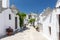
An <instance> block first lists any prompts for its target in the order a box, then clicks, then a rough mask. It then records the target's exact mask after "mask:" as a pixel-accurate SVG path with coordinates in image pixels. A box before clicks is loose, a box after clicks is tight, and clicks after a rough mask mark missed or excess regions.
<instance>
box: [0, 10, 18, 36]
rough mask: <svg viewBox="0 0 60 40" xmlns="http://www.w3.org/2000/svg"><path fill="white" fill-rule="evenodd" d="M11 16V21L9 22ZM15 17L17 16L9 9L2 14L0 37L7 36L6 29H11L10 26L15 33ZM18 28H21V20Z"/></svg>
mask: <svg viewBox="0 0 60 40" xmlns="http://www.w3.org/2000/svg"><path fill="white" fill-rule="evenodd" d="M9 14H11V20H9ZM15 17H16V15H15V14H14V13H12V12H11V10H10V9H7V10H5V11H3V12H2V13H0V36H2V35H5V34H6V28H9V26H10V27H11V28H12V29H13V30H14V31H15ZM17 17H18V16H17ZM18 27H19V20H18Z"/></svg>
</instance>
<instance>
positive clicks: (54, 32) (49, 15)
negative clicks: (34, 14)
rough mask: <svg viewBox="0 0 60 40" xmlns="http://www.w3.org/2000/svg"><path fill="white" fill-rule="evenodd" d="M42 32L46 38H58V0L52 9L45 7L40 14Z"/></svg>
mask: <svg viewBox="0 0 60 40" xmlns="http://www.w3.org/2000/svg"><path fill="white" fill-rule="evenodd" d="M40 21H41V25H42V34H43V35H44V36H45V37H46V38H48V40H60V39H59V38H60V0H58V1H57V3H56V6H55V8H54V9H51V8H47V9H46V10H44V11H43V12H42V14H40Z"/></svg>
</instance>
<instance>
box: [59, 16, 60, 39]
mask: <svg viewBox="0 0 60 40" xmlns="http://www.w3.org/2000/svg"><path fill="white" fill-rule="evenodd" d="M59 40H60V15H59Z"/></svg>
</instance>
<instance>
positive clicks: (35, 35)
mask: <svg viewBox="0 0 60 40" xmlns="http://www.w3.org/2000/svg"><path fill="white" fill-rule="evenodd" d="M29 28H30V29H28V30H25V31H24V32H19V33H17V34H15V35H13V36H9V37H6V38H3V39H0V40H47V39H46V38H45V37H44V36H43V35H42V34H41V33H40V32H37V31H36V30H35V29H34V28H33V27H29Z"/></svg>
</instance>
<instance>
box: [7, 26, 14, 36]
mask: <svg viewBox="0 0 60 40" xmlns="http://www.w3.org/2000/svg"><path fill="white" fill-rule="evenodd" d="M6 33H7V35H8V36H10V35H12V33H13V29H12V28H11V27H9V28H7V29H6Z"/></svg>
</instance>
